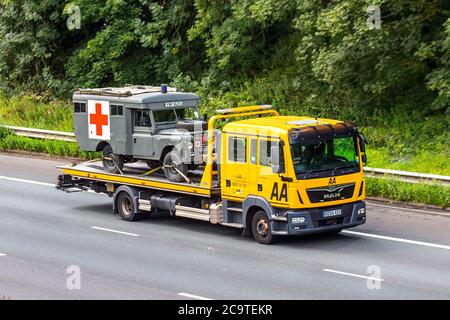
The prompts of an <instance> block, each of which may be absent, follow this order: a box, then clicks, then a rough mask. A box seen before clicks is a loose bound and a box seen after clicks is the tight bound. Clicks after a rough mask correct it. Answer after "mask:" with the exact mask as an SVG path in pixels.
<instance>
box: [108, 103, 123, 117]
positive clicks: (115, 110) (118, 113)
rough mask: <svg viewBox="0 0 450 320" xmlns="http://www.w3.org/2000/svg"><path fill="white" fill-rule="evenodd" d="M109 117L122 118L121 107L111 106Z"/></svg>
mask: <svg viewBox="0 0 450 320" xmlns="http://www.w3.org/2000/svg"><path fill="white" fill-rule="evenodd" d="M111 115H112V116H123V106H118V105H114V104H112V105H111Z"/></svg>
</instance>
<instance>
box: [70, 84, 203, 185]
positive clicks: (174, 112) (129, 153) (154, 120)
mask: <svg viewBox="0 0 450 320" xmlns="http://www.w3.org/2000/svg"><path fill="white" fill-rule="evenodd" d="M199 103H200V97H199V96H198V95H196V94H193V93H183V92H177V91H176V90H175V89H174V88H169V87H166V86H163V87H150V86H128V87H123V88H101V89H79V90H78V91H76V92H75V94H74V95H73V105H74V132H75V136H76V139H77V142H78V144H79V146H80V149H82V150H86V151H101V152H102V153H103V166H104V168H105V170H107V171H108V172H111V173H120V172H121V170H122V169H123V166H124V164H125V163H130V162H134V161H137V160H146V161H147V163H148V165H149V166H150V167H155V166H157V165H158V164H159V163H164V162H165V163H167V164H169V163H172V162H176V164H177V165H178V167H177V169H178V170H179V171H181V173H182V174H186V172H187V170H188V169H189V165H191V166H192V165H194V164H195V165H198V164H201V163H202V154H203V153H204V152H205V150H202V149H200V147H199V146H200V145H201V144H200V143H199V142H201V140H202V139H203V140H206V134H205V135H204V136H203V133H202V131H203V129H205V128H206V123H205V122H203V121H201V120H200V117H199V111H198V108H197V106H198V105H199ZM194 146H197V147H194ZM171 151H174V152H171ZM166 175H167V178H168V179H170V180H173V181H181V180H182V176H181V175H180V174H179V173H178V172H176V171H174V170H173V169H171V170H169V169H166Z"/></svg>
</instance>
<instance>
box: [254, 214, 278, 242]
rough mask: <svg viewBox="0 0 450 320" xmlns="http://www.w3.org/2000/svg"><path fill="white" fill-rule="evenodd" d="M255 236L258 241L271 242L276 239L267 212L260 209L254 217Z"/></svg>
mask: <svg viewBox="0 0 450 320" xmlns="http://www.w3.org/2000/svg"><path fill="white" fill-rule="evenodd" d="M252 233H253V237H254V238H255V240H256V241H257V242H258V243H261V244H271V243H273V241H274V237H273V235H272V230H271V228H270V221H269V218H268V217H267V214H266V213H265V212H264V211H262V210H260V211H257V212H256V213H255V215H254V216H253V219H252Z"/></svg>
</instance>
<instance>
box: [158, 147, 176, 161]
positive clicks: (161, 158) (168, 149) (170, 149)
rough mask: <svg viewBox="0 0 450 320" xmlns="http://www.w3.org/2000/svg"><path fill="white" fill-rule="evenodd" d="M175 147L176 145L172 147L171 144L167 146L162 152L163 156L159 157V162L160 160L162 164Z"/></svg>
mask: <svg viewBox="0 0 450 320" xmlns="http://www.w3.org/2000/svg"><path fill="white" fill-rule="evenodd" d="M174 147H175V146H174V145H171V144H169V145H167V146H165V147H164V148H163V149H162V151H161V154H160V156H159V160H160V161H161V162H163V161H164V157H165V156H166V154H168V153H169V152H170V151H172V150H173V148H174Z"/></svg>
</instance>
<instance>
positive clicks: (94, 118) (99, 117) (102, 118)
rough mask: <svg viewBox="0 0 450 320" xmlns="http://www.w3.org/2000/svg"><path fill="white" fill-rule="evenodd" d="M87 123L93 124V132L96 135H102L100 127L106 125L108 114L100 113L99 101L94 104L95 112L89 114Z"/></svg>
mask: <svg viewBox="0 0 450 320" xmlns="http://www.w3.org/2000/svg"><path fill="white" fill-rule="evenodd" d="M89 123H90V124H94V125H95V134H96V135H97V136H102V135H103V130H102V127H103V126H107V125H108V116H107V115H105V114H102V104H101V103H96V104H95V113H91V114H90V119H89Z"/></svg>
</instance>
